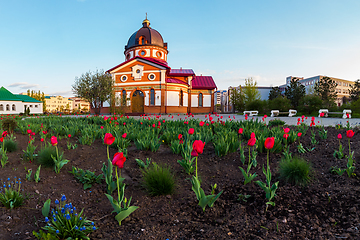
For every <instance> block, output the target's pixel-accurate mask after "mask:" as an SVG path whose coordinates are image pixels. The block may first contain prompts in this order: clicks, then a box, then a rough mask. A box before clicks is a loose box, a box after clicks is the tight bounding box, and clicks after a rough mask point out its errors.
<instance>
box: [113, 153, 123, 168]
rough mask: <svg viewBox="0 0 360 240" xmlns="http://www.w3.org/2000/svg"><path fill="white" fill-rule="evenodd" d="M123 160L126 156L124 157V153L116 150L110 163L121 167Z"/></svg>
mask: <svg viewBox="0 0 360 240" xmlns="http://www.w3.org/2000/svg"><path fill="white" fill-rule="evenodd" d="M125 161H126V158H125V157H124V154H123V153H122V152H117V153H115V155H114V158H113V160H112V165H114V166H117V167H118V168H123V167H124V163H125Z"/></svg>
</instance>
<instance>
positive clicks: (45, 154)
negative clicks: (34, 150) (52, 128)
mask: <svg viewBox="0 0 360 240" xmlns="http://www.w3.org/2000/svg"><path fill="white" fill-rule="evenodd" d="M59 154H60V153H59ZM51 155H52V156H54V157H56V149H55V147H53V146H47V147H45V148H44V149H42V150H40V152H39V154H38V158H37V160H36V161H37V163H38V164H40V165H43V166H44V167H54V166H55V162H54V160H53V159H52V157H51Z"/></svg>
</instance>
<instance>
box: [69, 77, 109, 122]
mask: <svg viewBox="0 0 360 240" xmlns="http://www.w3.org/2000/svg"><path fill="white" fill-rule="evenodd" d="M112 88H113V80H112V78H111V75H110V74H107V73H105V72H104V71H103V70H96V71H95V72H91V71H89V72H86V73H84V74H82V75H81V77H76V78H75V83H74V85H72V91H73V92H74V94H75V96H76V97H80V98H82V99H84V100H86V101H88V102H89V103H90V107H91V108H92V109H94V112H95V114H97V115H98V114H100V112H101V108H102V106H103V103H104V102H106V101H108V100H109V99H110V95H111V91H112Z"/></svg>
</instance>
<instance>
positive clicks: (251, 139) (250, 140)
mask: <svg viewBox="0 0 360 240" xmlns="http://www.w3.org/2000/svg"><path fill="white" fill-rule="evenodd" d="M255 143H256V138H250V139H249V141H248V143H247V145H248V146H249V147H252V146H254V145H255Z"/></svg>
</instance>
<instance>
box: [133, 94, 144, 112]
mask: <svg viewBox="0 0 360 240" xmlns="http://www.w3.org/2000/svg"><path fill="white" fill-rule="evenodd" d="M131 106H132V112H133V113H144V93H143V92H142V91H140V90H136V91H135V92H134V93H133V95H132V100H131Z"/></svg>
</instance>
